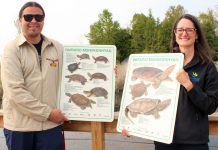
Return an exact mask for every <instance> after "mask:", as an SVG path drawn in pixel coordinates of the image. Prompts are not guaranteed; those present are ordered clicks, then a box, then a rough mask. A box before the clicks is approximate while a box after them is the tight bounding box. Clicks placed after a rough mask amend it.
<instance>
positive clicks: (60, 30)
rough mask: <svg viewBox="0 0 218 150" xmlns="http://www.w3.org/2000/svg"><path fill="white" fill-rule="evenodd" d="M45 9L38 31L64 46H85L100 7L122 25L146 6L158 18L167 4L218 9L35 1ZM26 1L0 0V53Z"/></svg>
mask: <svg viewBox="0 0 218 150" xmlns="http://www.w3.org/2000/svg"><path fill="white" fill-rule="evenodd" d="M35 1H37V2H38V3H40V4H41V5H42V7H43V8H44V10H45V14H46V17H45V23H44V29H43V31H42V33H43V34H44V35H46V36H48V37H50V38H53V39H56V40H58V41H60V42H61V43H62V44H64V45H87V44H89V42H88V40H87V39H86V37H85V35H87V34H88V33H89V31H90V25H92V24H93V23H95V22H97V21H98V19H99V18H98V15H99V14H101V13H102V12H103V10H104V9H108V11H109V12H111V13H112V17H113V21H118V22H119V23H120V26H121V27H122V28H127V27H130V22H131V19H132V17H133V15H134V14H135V13H143V14H145V15H148V12H149V9H151V11H152V14H153V16H154V17H155V18H159V19H160V20H162V19H163V18H164V16H165V13H166V11H167V10H168V9H169V7H170V6H177V5H178V4H180V5H182V6H183V7H184V9H185V10H186V11H187V12H188V13H190V14H193V15H196V16H198V15H199V13H201V12H204V13H206V12H207V11H208V9H212V10H218V1H217V0H202V1H200V0H35ZM26 2H27V0H7V1H0V19H1V21H0V55H1V54H2V49H3V48H4V45H5V44H6V43H7V42H9V41H10V40H12V39H14V38H15V36H16V35H17V29H16V27H15V25H14V22H15V21H16V19H17V17H18V13H19V10H20V8H21V7H22V5H23V4H24V3H26Z"/></svg>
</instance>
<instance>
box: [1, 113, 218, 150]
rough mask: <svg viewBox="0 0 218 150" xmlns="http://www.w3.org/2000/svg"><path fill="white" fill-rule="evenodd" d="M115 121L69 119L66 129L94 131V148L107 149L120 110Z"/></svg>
mask: <svg viewBox="0 0 218 150" xmlns="http://www.w3.org/2000/svg"><path fill="white" fill-rule="evenodd" d="M114 118H115V119H114V121H113V122H90V121H69V122H65V123H64V130H65V131H82V132H91V133H92V150H104V149H105V135H104V133H117V131H116V126H117V118H118V112H115V116H114ZM209 123H210V124H209V132H210V135H218V112H217V113H214V114H212V115H210V116H209ZM0 127H1V128H2V127H3V116H2V111H1V110H0Z"/></svg>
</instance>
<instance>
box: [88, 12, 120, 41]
mask: <svg viewBox="0 0 218 150" xmlns="http://www.w3.org/2000/svg"><path fill="white" fill-rule="evenodd" d="M119 29H120V25H119V23H118V22H117V21H114V22H113V20H112V14H111V13H110V12H109V11H108V10H107V9H104V10H103V13H102V14H100V15H99V20H98V21H97V22H95V23H94V24H92V25H91V26H90V33H89V34H88V35H87V37H88V40H89V42H90V44H113V45H114V44H115V38H116V35H117V32H118V31H119Z"/></svg>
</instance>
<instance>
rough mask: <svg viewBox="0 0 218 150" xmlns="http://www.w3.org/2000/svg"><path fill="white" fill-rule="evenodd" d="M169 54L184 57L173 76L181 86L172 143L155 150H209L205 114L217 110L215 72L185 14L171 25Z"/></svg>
mask: <svg viewBox="0 0 218 150" xmlns="http://www.w3.org/2000/svg"><path fill="white" fill-rule="evenodd" d="M171 50H172V52H181V53H183V54H184V67H183V69H181V70H180V71H179V72H178V73H177V76H176V79H177V81H178V82H179V83H180V84H181V88H180V95H179V102H178V108H177V117H176V124H175V129H174V137H173V142H172V143H171V144H164V143H159V142H155V150H208V149H209V148H208V141H209V138H208V137H209V129H208V126H209V125H208V124H209V122H208V115H210V114H212V113H213V112H215V111H216V109H217V107H218V73H217V70H216V67H215V65H214V63H213V62H212V59H211V53H210V48H209V45H208V43H207V40H206V38H205V36H204V33H203V31H202V29H201V27H200V23H199V21H198V20H197V18H196V17H194V16H192V15H190V14H185V15H183V16H181V17H180V18H179V19H178V20H177V21H176V22H175V24H174V26H173V32H172V40H171Z"/></svg>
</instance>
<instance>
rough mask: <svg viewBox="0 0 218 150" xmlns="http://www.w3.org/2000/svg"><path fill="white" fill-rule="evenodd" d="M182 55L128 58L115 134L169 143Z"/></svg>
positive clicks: (141, 55)
mask: <svg viewBox="0 0 218 150" xmlns="http://www.w3.org/2000/svg"><path fill="white" fill-rule="evenodd" d="M183 59H184V56H183V54H181V53H167V54H132V55H130V57H129V62H128V67H127V74H126V79H125V85H124V91H123V95H122V101H121V108H120V113H119V118H118V124H117V130H118V131H119V132H122V130H123V129H125V130H127V131H128V133H129V134H130V135H135V136H138V137H142V138H146V139H150V140H154V141H159V142H163V143H171V142H172V138H173V132H174V125H175V118H176V110H177V104H178V97H179V89H180V84H179V83H178V82H177V81H176V79H175V76H176V73H177V72H178V71H179V69H181V68H182V67H183Z"/></svg>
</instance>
